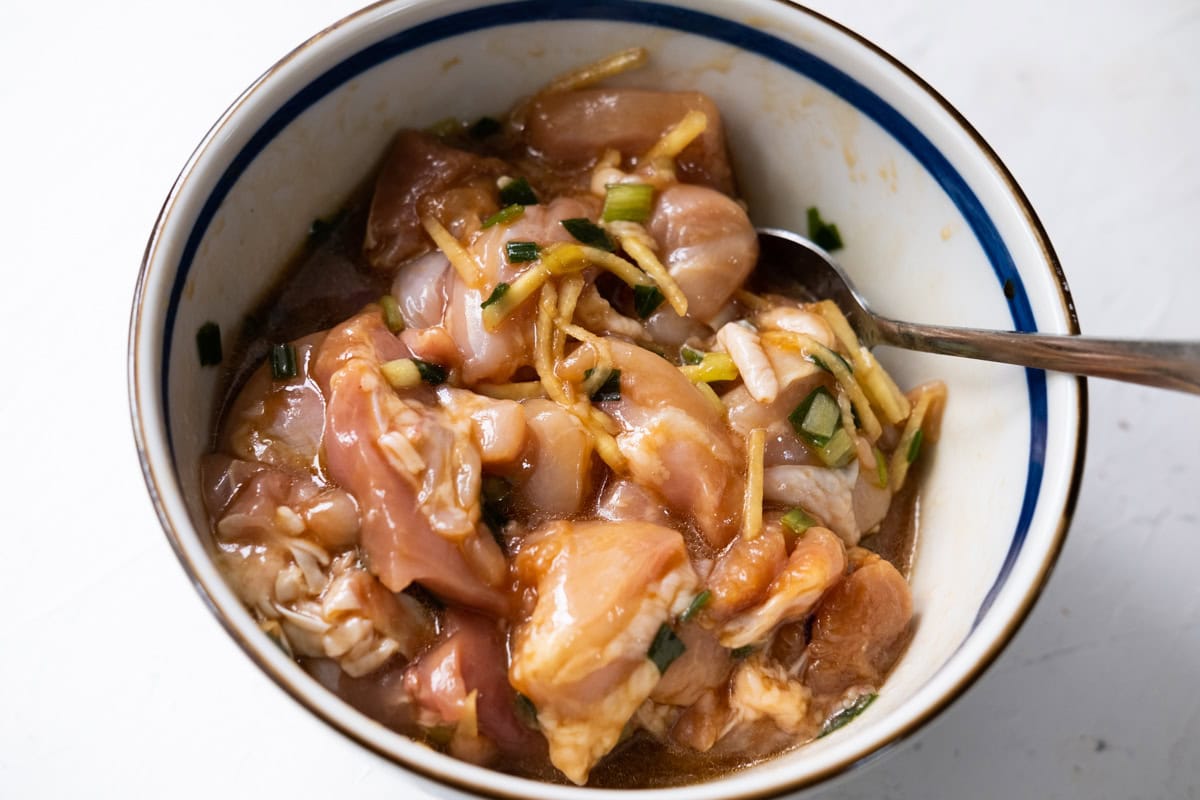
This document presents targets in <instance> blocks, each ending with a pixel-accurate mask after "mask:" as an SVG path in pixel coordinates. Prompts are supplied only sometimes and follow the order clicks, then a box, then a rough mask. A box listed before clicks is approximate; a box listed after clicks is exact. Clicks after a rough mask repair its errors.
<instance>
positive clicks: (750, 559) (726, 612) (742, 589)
mask: <svg viewBox="0 0 1200 800" xmlns="http://www.w3.org/2000/svg"><path fill="white" fill-rule="evenodd" d="M787 555H788V554H787V543H786V542H785V541H784V538H783V528H782V526H780V525H779V524H778V521H775V522H774V523H772V524H767V525H766V526H764V528H763V530H762V532H761V533H759V535H758V536H754V537H751V538H746V537H745V536H738V537H737V538H736V539H734V540H733V542H732V543H731V544H730V545H729V548H728V549H727V550H726V551H725V552H724V553H722V554H721V557H720V558H718V559H717V562H716V564H714V565H713V569H712V572H711V573H710V574H709V576H708V581H707V586H708V590H709V591H710V592H712V600H710V601H709V603H708V606H706V607H705V609H704V616H705V617H706V618H707V619H710V620H714V621H716V622H719V623H724V622H727V621H728V620H730V619H732V618H733V617H734V615H736V614H738V613H740V612H742V611H745V610H747V609H749V608H752V607H754V606H756V605H758V604H759V603H761V602H762V601H763V600H765V599H766V597H767V589H768V587H770V585H771V581H773V580H775V576H776V575H778V574H779V573H780V571H781V570H783V567H784V565H785V564H786V563H787Z"/></svg>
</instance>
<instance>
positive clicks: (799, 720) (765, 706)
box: [713, 651, 816, 756]
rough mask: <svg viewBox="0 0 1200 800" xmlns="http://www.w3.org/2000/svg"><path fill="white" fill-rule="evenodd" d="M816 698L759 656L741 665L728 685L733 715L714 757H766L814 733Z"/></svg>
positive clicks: (781, 668) (785, 671)
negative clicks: (731, 755)
mask: <svg viewBox="0 0 1200 800" xmlns="http://www.w3.org/2000/svg"><path fill="white" fill-rule="evenodd" d="M811 702H812V694H811V692H810V691H809V690H808V688H807V687H805V686H804V685H803V684H802V683H801V682H800V681H798V680H796V679H794V678H792V677H791V676H790V675H789V674H788V672H787V670H785V669H784V668H783V667H782V665H780V664H778V663H776V662H774V661H771V660H769V659H768V658H767V657H766V656H765V655H764V654H763V653H762V652H761V651H760V652H757V653H755V654H753V655H752V656H750V657H749V658H747V659H746V660H744V661H742V662H741V663H739V664H738V665H737V667H736V668H735V669H734V673H733V676H732V677H731V678H730V681H729V699H728V704H729V710H728V712H727V714H728V716H727V717H726V722H725V726H724V728H723V730H722V731H721V734H720V739H719V741H718V742H717V743H716V746H715V747H714V750H713V752H715V753H737V754H740V755H743V756H745V755H766V754H768V753H772V752H775V751H777V750H779V749H781V748H783V747H786V746H787V745H789V744H792V743H793V742H796V741H803V740H804V739H807V738H809V737H811V736H812V735H813V734H814V733H815V732H816V726H815V725H814V723H813V721H812V718H811V715H810V714H809V707H810V704H811Z"/></svg>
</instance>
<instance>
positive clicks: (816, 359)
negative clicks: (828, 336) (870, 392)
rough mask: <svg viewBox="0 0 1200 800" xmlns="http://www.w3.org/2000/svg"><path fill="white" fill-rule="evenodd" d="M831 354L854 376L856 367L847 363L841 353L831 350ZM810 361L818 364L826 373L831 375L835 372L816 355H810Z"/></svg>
mask: <svg viewBox="0 0 1200 800" xmlns="http://www.w3.org/2000/svg"><path fill="white" fill-rule="evenodd" d="M829 352H830V353H833V356H834V358H836V359H837V360H838V361H840V362H842V366H843V367H845V368H846V372H849V373H850V374H854V366H853V365H852V364H851V363H850V362H849V361H847V360H846V359H845V358H843V357H842V354H841V353H839V352H838V351H836V350H830V351H829ZM808 360H809V361H811V362H812V363H814V364H816V365H817V366H818V367H820V368H821V369H823V370H825V371H826V372H830V373H831V372H833V370H832V369H830V368H829V365H828V364H826V363H825V362H824V361H822V360H821V357H820V356H816V355H813V354H812V353H809V355H808Z"/></svg>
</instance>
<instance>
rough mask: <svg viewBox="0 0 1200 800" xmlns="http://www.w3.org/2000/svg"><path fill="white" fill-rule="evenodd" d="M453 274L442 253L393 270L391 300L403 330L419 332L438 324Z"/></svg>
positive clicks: (431, 254)
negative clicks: (395, 307)
mask: <svg viewBox="0 0 1200 800" xmlns="http://www.w3.org/2000/svg"><path fill="white" fill-rule="evenodd" d="M452 274H454V273H453V270H452V269H451V267H450V260H449V259H448V258H446V254H445V253H443V252H442V251H441V250H437V251H435V252H432V253H426V254H425V255H423V256H418V257H417V258H414V259H413V260H412V261H409V262H408V263H407V264H403V265H401V267H400V269H398V270H396V277H395V279H394V280H393V281H392V297H394V298H396V304H397V305H398V306H399V307H400V316H401V317H403V319H404V324H405V326H406V327H408V328H416V329H418V330H419V329H421V328H432V327H433V326H435V325H440V324H441V322H442V315H443V314H445V312H446V296H447V294H446V293H447V291H448V288H449V287H448V286H447V282H448V281H449V280H450V276H451V275H452Z"/></svg>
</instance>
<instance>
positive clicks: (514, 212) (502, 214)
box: [481, 204, 525, 228]
mask: <svg viewBox="0 0 1200 800" xmlns="http://www.w3.org/2000/svg"><path fill="white" fill-rule="evenodd" d="M524 213H525V206H522V205H515V204H514V205H511V206H505V207H504V208H502V209H500V210H499V211H497V212H496V213H495V214H492V215H491V216H490V217H488V218H487V219H485V220H484V221H483V225H482V226H481V227H484V228H490V227H492V226H493V225H507V224H508V223H510V222H512V221H513V220H515V219H518V218H520V216H521V215H522V214H524Z"/></svg>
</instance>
